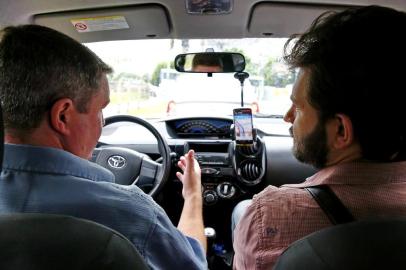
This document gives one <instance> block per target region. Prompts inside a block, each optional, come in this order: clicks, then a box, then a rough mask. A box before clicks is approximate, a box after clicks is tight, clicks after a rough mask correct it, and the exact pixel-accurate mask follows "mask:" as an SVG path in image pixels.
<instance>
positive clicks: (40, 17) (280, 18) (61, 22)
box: [0, 0, 406, 42]
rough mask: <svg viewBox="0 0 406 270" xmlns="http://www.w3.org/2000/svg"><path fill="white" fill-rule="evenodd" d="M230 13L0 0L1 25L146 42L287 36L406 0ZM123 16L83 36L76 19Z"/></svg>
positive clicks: (165, 3)
mask: <svg viewBox="0 0 406 270" xmlns="http://www.w3.org/2000/svg"><path fill="white" fill-rule="evenodd" d="M233 2H234V4H233V9H232V11H231V13H229V14H224V15H212V14H210V15H200V14H199V15H191V14H188V13H187V12H186V8H185V6H186V5H185V1H183V0H161V1H153V2H151V1H141V0H121V1H116V0H86V1H85V0H35V1H32V0H1V1H0V10H1V11H0V15H1V16H0V27H4V26H7V25H17V24H26V23H35V24H41V25H45V26H49V27H52V28H54V29H57V30H59V31H61V32H64V33H65V34H68V35H70V36H72V37H73V38H76V39H77V40H79V41H81V42H93V41H102V40H120V39H146V38H180V39H186V38H242V37H263V36H273V37H288V36H289V35H291V34H293V33H300V32H303V31H304V30H305V29H306V28H307V27H308V26H309V24H310V23H311V21H312V20H313V19H314V18H315V17H316V16H317V15H318V14H320V13H322V12H324V11H326V10H340V9H343V8H346V7H351V6H365V5H371V4H375V5H384V6H388V7H392V8H395V9H398V10H403V11H406V0H329V1H327V0H307V1H306V0H294V1H292V0H279V1H259V0H234V1H233ZM118 15H119V16H124V17H125V19H126V21H127V23H128V25H129V28H128V29H120V30H109V31H96V32H89V33H79V32H77V31H76V29H75V28H74V27H73V24H72V21H71V20H73V19H77V18H95V17H103V16H118Z"/></svg>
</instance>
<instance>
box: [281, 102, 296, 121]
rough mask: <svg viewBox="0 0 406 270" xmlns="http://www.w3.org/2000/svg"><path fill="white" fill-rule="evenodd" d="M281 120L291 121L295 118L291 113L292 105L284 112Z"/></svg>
mask: <svg viewBox="0 0 406 270" xmlns="http://www.w3.org/2000/svg"><path fill="white" fill-rule="evenodd" d="M283 120H284V121H285V122H288V123H293V120H295V117H294V114H293V105H292V106H290V108H289V110H288V111H287V112H286V113H285V116H284V117H283Z"/></svg>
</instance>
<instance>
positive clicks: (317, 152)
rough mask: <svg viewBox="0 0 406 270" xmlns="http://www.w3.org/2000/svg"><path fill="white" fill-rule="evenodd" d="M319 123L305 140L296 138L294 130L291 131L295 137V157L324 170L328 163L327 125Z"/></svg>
mask: <svg viewBox="0 0 406 270" xmlns="http://www.w3.org/2000/svg"><path fill="white" fill-rule="evenodd" d="M321 122H322V121H318V123H317V125H316V127H315V128H314V130H313V131H312V132H311V133H310V134H308V135H306V136H305V137H303V138H296V137H295V136H294V134H293V128H292V127H291V128H290V129H289V132H290V135H291V136H292V137H293V149H292V151H293V155H294V156H295V157H296V158H297V159H298V160H299V161H301V162H303V163H307V164H310V165H312V166H314V167H316V168H323V167H325V166H326V163H327V155H328V152H329V151H328V147H327V133H326V129H325V125H324V124H323V123H321Z"/></svg>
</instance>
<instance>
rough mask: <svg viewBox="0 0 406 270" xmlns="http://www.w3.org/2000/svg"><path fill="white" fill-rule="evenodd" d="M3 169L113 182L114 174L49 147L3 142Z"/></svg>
mask: <svg viewBox="0 0 406 270" xmlns="http://www.w3.org/2000/svg"><path fill="white" fill-rule="evenodd" d="M3 169H5V170H7V169H9V170H23V171H28V172H35V173H52V174H65V175H72V176H76V177H81V178H86V179H89V180H93V181H104V182H114V175H113V174H112V173H111V172H110V171H109V170H107V169H105V168H103V167H101V166H99V165H97V164H95V163H93V162H90V161H88V160H86V159H83V158H80V157H78V156H75V155H73V154H71V153H69V152H67V151H64V150H61V149H57V148H51V147H39V146H32V145H22V144H5V145H4V161H3Z"/></svg>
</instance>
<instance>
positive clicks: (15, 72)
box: [0, 25, 112, 131]
mask: <svg viewBox="0 0 406 270" xmlns="http://www.w3.org/2000/svg"><path fill="white" fill-rule="evenodd" d="M0 35H1V41H0V99H1V101H2V106H3V113H4V115H3V117H4V125H5V128H6V129H9V128H11V129H15V130H20V131H23V130H24V131H26V130H31V129H33V128H36V127H38V125H39V123H40V122H41V120H42V119H43V117H44V115H45V112H46V111H48V110H49V109H50V108H51V106H52V104H53V103H54V102H55V101H56V100H58V99H60V98H66V97H67V98H71V99H72V100H73V102H74V104H75V107H76V108H77V109H78V110H79V111H80V112H86V111H87V105H88V102H89V100H90V98H91V97H92V95H93V94H95V93H96V92H97V91H98V90H99V87H100V81H101V78H102V74H106V73H110V72H112V69H111V68H110V67H109V66H108V65H107V64H105V63H104V62H103V61H102V60H100V58H99V57H97V56H96V55H95V54H94V53H93V52H92V51H90V50H89V49H88V48H87V47H85V46H84V45H82V44H80V43H79V42H77V41H75V40H74V39H72V38H70V37H68V36H66V35H64V34H62V33H60V32H58V31H55V30H53V29H50V28H47V27H44V26H39V25H22V26H9V27H6V28H5V29H3V30H2V31H1V32H0Z"/></svg>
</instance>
